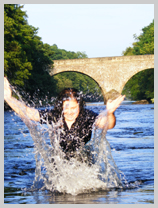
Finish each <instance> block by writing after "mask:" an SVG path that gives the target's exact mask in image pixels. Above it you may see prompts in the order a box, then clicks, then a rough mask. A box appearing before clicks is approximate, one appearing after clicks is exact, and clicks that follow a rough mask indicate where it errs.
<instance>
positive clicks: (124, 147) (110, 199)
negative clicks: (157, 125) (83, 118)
mask: <svg viewBox="0 0 158 208" xmlns="http://www.w3.org/2000/svg"><path fill="white" fill-rule="evenodd" d="M87 108H88V109H91V110H93V111H95V112H97V113H99V112H101V111H103V110H105V106H104V105H98V106H97V105H96V104H95V105H88V106H87ZM115 115H116V118H117V124H116V126H115V128H114V129H112V130H109V131H107V133H106V130H104V131H102V130H100V129H94V131H93V136H92V139H91V141H90V142H89V143H87V145H86V146H85V147H84V149H82V150H81V151H80V154H78V156H76V158H72V159H70V160H66V159H65V158H64V154H63V152H62V151H61V149H60V147H59V145H58V135H57V134H52V129H51V127H50V126H49V127H48V126H47V125H42V126H41V125H35V124H34V123H31V125H30V126H29V129H28V128H27V127H26V126H25V124H24V123H23V122H22V121H21V119H20V118H19V117H18V116H16V115H15V114H14V113H13V112H8V111H7V112H5V113H4V194H5V195H4V202H5V203H17V204H19V203H65V204H66V203H123V204H124V203H129V204H130V203H154V105H152V104H150V105H131V104H129V105H121V106H120V107H119V108H118V109H117V110H116V113H115ZM51 137H53V138H54V140H53V141H54V142H53V144H54V145H51V144H50V139H51ZM89 150H90V151H89ZM86 152H88V153H89V154H87V153H86ZM87 155H90V159H91V160H89V157H88V156H87ZM86 157H88V158H86ZM81 161H82V162H81ZM89 161H91V162H89Z"/></svg>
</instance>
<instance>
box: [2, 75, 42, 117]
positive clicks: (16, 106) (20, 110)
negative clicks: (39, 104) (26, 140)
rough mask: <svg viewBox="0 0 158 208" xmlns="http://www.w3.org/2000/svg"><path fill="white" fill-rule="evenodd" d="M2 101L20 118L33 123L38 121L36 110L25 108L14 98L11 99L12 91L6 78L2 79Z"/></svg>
mask: <svg viewBox="0 0 158 208" xmlns="http://www.w3.org/2000/svg"><path fill="white" fill-rule="evenodd" d="M4 100H5V101H6V102H7V103H8V105H9V106H10V107H11V108H12V109H13V110H14V111H15V112H16V113H17V114H18V115H19V116H20V117H21V118H29V119H31V120H33V121H40V115H39V112H38V110H36V109H34V108H30V107H28V106H26V105H25V104H24V103H23V102H20V101H19V100H17V99H16V98H14V97H12V90H11V88H10V84H9V82H8V80H7V78H6V77H4Z"/></svg>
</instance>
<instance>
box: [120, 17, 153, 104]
mask: <svg viewBox="0 0 158 208" xmlns="http://www.w3.org/2000/svg"><path fill="white" fill-rule="evenodd" d="M142 31H143V33H142V34H140V35H139V36H138V37H137V36H136V35H134V37H135V40H136V42H134V43H133V47H128V48H127V49H126V50H125V51H124V52H123V55H125V56H131V55H145V54H154V20H153V22H152V23H151V24H150V25H149V26H147V27H144V28H143V29H142ZM123 94H125V95H126V97H127V98H129V99H132V100H141V99H147V100H148V101H149V102H150V101H151V98H154V69H148V70H144V71H141V72H139V73H138V74H136V75H134V76H133V77H132V78H131V79H130V80H129V81H128V82H127V84H126V85H125V87H124V89H123Z"/></svg>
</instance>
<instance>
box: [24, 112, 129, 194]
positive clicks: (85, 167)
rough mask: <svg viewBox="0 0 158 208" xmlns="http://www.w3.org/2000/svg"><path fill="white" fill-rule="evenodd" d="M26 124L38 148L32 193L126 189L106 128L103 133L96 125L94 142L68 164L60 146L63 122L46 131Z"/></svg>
mask: <svg viewBox="0 0 158 208" xmlns="http://www.w3.org/2000/svg"><path fill="white" fill-rule="evenodd" d="M103 114H104V117H105V115H106V111H104V112H102V114H101V115H100V116H103ZM98 119H99V118H98ZM24 122H25V123H27V126H28V128H29V130H30V133H31V136H32V138H33V141H34V145H35V159H36V170H35V180H34V183H33V186H32V188H31V189H32V190H34V189H36V190H44V189H47V190H50V191H53V192H61V193H69V194H72V195H77V194H79V193H86V192H90V191H97V190H100V189H103V190H107V189H110V188H123V186H124V182H123V179H122V178H121V174H122V173H121V171H119V170H118V168H117V166H116V164H115V162H114V160H113V158H112V155H111V149H110V145H109V143H108V141H107V139H106V129H107V128H106V127H107V125H106V126H105V127H104V128H103V129H100V128H97V126H96V125H95V124H94V127H93V132H92V137H91V140H90V141H89V142H88V143H87V144H86V145H85V146H83V147H81V148H80V149H79V150H78V151H76V152H75V156H74V157H71V158H69V160H68V159H66V158H65V153H64V152H63V151H62V149H61V147H60V144H59V141H60V131H62V130H61V128H59V127H60V126H61V124H62V119H61V120H59V122H58V123H57V124H52V125H50V124H47V127H46V126H44V127H43V126H42V127H41V125H39V124H38V125H37V124H36V123H33V122H32V121H30V120H29V121H27V122H26V120H25V121H24ZM96 122H97V121H96ZM48 139H49V140H50V141H51V145H50V144H48V142H47V140H48ZM125 183H126V180H125Z"/></svg>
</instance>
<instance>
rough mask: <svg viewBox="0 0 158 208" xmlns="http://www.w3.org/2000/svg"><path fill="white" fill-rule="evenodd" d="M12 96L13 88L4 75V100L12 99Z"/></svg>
mask: <svg viewBox="0 0 158 208" xmlns="http://www.w3.org/2000/svg"><path fill="white" fill-rule="evenodd" d="M11 96H12V90H11V88H10V84H9V82H8V80H7V78H6V77H4V100H7V99H10V98H11Z"/></svg>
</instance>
